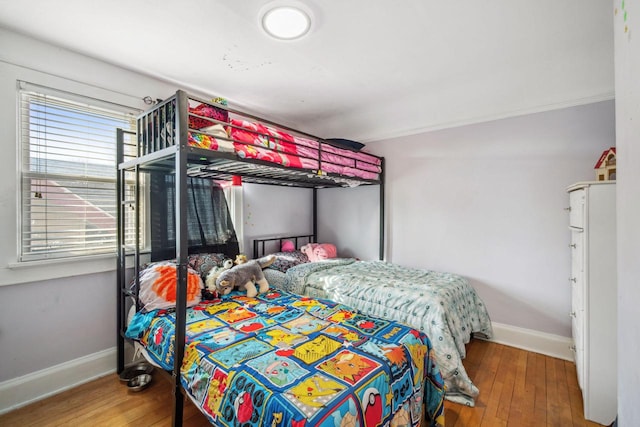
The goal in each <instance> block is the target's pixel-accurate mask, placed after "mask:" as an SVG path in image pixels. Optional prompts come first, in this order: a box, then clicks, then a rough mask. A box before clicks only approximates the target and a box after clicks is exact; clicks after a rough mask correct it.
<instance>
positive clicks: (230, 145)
mask: <svg viewBox="0 0 640 427" xmlns="http://www.w3.org/2000/svg"><path fill="white" fill-rule="evenodd" d="M383 166H384V162H383V159H381V158H378V157H375V156H371V155H369V154H365V153H358V152H355V151H352V150H346V149H344V148H342V147H339V146H334V145H332V144H329V143H327V142H326V141H324V140H321V139H319V138H316V137H313V136H312V135H308V134H305V133H303V132H298V131H295V130H293V129H290V128H287V127H283V126H279V125H276V124H274V123H271V122H269V121H267V120H263V119H259V118H258V117H255V116H252V115H248V114H244V113H241V112H239V111H236V110H232V109H229V108H226V106H223V105H220V104H216V103H214V102H211V101H207V100H204V99H201V98H198V97H194V96H191V95H188V94H187V93H185V92H183V91H178V92H176V94H175V95H174V96H172V97H170V98H168V99H167V100H164V101H162V102H159V103H158V104H157V105H156V106H154V107H153V108H152V109H150V110H149V111H147V112H145V113H143V114H142V115H141V116H140V117H139V118H138V132H137V134H136V135H132V134H130V133H127V132H125V131H121V130H119V131H118V175H117V186H118V191H117V197H118V206H119V209H118V218H117V222H118V273H117V279H118V280H117V282H118V283H117V287H118V300H117V301H118V307H117V309H118V318H117V319H118V355H117V370H118V373H120V372H122V371H123V370H124V368H125V343H126V342H127V340H131V339H132V340H133V341H134V344H135V345H136V346H139V347H141V348H143V352H144V354H145V357H147V358H148V360H149V361H151V362H152V363H154V364H156V365H158V366H160V367H162V368H163V370H164V371H166V372H168V373H170V376H171V381H172V382H173V394H174V401H173V420H172V423H173V425H174V426H179V425H181V424H182V415H183V404H184V397H183V396H187V397H188V398H190V399H191V400H192V401H193V402H194V403H195V404H196V406H198V407H199V408H200V409H201V411H202V412H203V413H204V414H205V415H206V416H207V417H208V418H209V420H210V421H211V422H212V423H213V424H215V425H221V426H227V425H247V426H258V425H305V423H307V424H306V425H340V424H341V423H342V424H344V425H348V424H349V423H351V424H352V425H358V424H359V425H381V424H383V423H386V424H389V423H392V422H395V423H402V425H413V426H417V425H423V422H424V421H425V420H426V421H427V423H428V424H429V425H434V426H439V425H444V407H443V397H444V384H443V381H442V377H441V375H440V372H439V369H438V365H437V363H436V362H435V360H434V356H433V348H432V347H431V342H430V340H429V338H428V337H427V336H426V335H425V334H424V333H422V332H419V331H416V330H414V329H411V328H409V327H407V326H404V325H402V324H399V323H396V322H393V321H389V320H385V319H381V318H377V317H372V316H368V315H365V314H363V313H360V312H359V311H358V310H354V309H352V308H350V307H348V306H344V305H342V304H339V303H336V302H332V301H329V300H325V299H310V298H303V297H300V296H297V295H294V294H291V293H287V292H285V291H279V290H275V289H272V290H270V291H269V292H267V293H266V294H262V295H259V296H257V297H256V298H248V297H246V296H243V295H242V294H240V293H239V292H232V293H231V294H229V295H227V296H222V297H217V296H213V297H210V298H205V299H202V298H200V297H199V296H198V298H194V291H193V287H192V285H193V283H197V282H195V281H194V280H198V279H194V280H192V279H193V277H194V275H198V274H199V272H197V271H193V270H192V269H191V268H190V267H194V264H193V258H194V257H196V258H197V257H199V256H209V255H207V254H197V252H207V251H210V250H211V248H206V247H199V248H196V249H194V248H192V247H191V246H190V244H189V239H188V233H189V228H188V220H187V208H186V206H187V193H188V182H189V180H192V179H207V180H216V181H217V180H225V181H230V180H233V179H234V177H236V176H240V177H242V181H243V182H249V183H258V184H269V185H283V186H292V187H303V188H309V189H312V190H313V204H314V218H313V228H314V230H313V234H314V235H316V228H317V226H316V224H317V222H316V211H317V209H316V206H317V191H318V189H321V188H327V187H352V186H356V185H378V186H379V187H380V227H381V233H380V234H381V235H380V258H382V256H383V248H384V239H383V233H382V230H383V223H384V209H383V207H384V167H383ZM158 173H159V174H161V175H163V176H165V177H171V179H170V180H161V181H160V182H161V183H170V184H171V187H172V188H171V190H172V192H171V194H172V197H173V198H174V202H175V203H174V208H173V209H169V211H168V212H169V213H170V216H172V218H173V221H168V222H165V223H163V226H165V227H170V228H171V229H172V230H171V233H169V234H171V235H172V236H173V238H174V244H173V246H172V247H171V248H170V249H171V251H170V252H172V253H173V254H174V255H175V257H174V259H167V258H169V257H168V256H167V252H166V251H165V252H162V251H160V252H155V253H156V259H154V251H153V248H152V251H151V262H152V263H151V264H150V265H149V266H144V265H142V260H143V254H142V249H143V248H142V245H141V235H142V234H143V232H144V230H145V226H144V222H145V221H143V215H144V213H143V211H144V209H143V208H144V202H145V201H146V200H147V199H148V198H149V197H153V196H149V193H148V191H149V187H152V186H153V182H151V184H150V181H153V179H149V178H148V177H149V176H150V175H154V174H158ZM145 219H147V220H148V218H146V217H145ZM151 222H152V224H151V226H150V227H149V228H150V229H151V232H152V233H153V232H155V229H156V228H157V224H156V223H153V219H151ZM152 241H153V239H152ZM215 250H216V251H218V252H221V253H223V254H224V255H225V256H233V253H234V252H237V243H236V244H235V245H234V242H233V241H232V240H230V241H229V244H228V245H226V244H225V245H222V246H216V247H215ZM157 254H162V256H159V255H157ZM127 260H130V261H129V262H131V260H132V261H133V263H132V264H133V265H132V266H131V265H128V264H127ZM154 263H155V264H154ZM158 266H161V268H160V267H158ZM170 267H172V268H173V270H171V269H170ZM150 269H157V271H160V270H162V271H165V272H166V271H169V276H168V277H170V278H172V280H173V283H174V285H175V288H176V292H175V295H174V296H172V298H169V300H170V302H171V304H170V306H169V307H163V308H161V309H157V310H151V309H149V310H145V307H144V303H143V301H141V294H142V293H143V292H144V286H145V282H144V280H143V279H144V277H145V274H146V273H147V272H148V271H150ZM167 269H169V270H167ZM131 270H133V271H131ZM131 273H132V274H131ZM131 275H132V276H133V279H131ZM130 282H132V284H130ZM196 286H198V285H196ZM200 286H201V285H200ZM198 287H199V286H198ZM129 311H131V312H132V313H134V314H133V315H132V316H131V315H130V314H129ZM247 319H250V320H251V321H252V322H251V326H250V327H249V328H248V329H243V328H242V327H240V325H241V324H243V325H244V324H245V323H246V322H241V320H247ZM204 326H207V328H208V329H206V330H205V329H203V327H204ZM274 334H275V335H274ZM276 337H277V338H276ZM145 346H146V347H145ZM263 368H264V369H266V371H264V369H263ZM280 368H282V370H279V369H280ZM269 372H273V375H274V376H270V375H269ZM283 372H284V373H285V374H286V375H284V374H283ZM336 423H337V424H336ZM345 423H346V424H345Z"/></svg>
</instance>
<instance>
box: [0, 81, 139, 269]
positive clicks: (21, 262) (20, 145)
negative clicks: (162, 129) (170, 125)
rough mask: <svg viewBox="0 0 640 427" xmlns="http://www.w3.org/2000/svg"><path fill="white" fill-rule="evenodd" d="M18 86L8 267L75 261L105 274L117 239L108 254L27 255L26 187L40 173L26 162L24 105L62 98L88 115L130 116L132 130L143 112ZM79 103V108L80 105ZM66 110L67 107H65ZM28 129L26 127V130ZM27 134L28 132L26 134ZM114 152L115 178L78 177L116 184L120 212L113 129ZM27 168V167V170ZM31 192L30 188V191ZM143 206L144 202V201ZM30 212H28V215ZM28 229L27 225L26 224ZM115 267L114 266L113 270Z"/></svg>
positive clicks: (47, 89) (32, 86) (62, 92)
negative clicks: (12, 258)
mask: <svg viewBox="0 0 640 427" xmlns="http://www.w3.org/2000/svg"><path fill="white" fill-rule="evenodd" d="M17 83H18V85H17V111H16V116H17V117H16V124H17V132H16V138H17V144H16V148H17V164H16V166H17V170H16V172H17V173H16V188H17V193H18V194H17V230H16V231H17V238H16V263H12V264H10V265H9V266H8V267H9V268H10V269H17V270H20V269H21V267H27V266H33V265H47V266H49V265H52V264H57V263H68V262H76V261H82V262H93V261H99V262H98V268H97V270H98V271H106V269H105V266H106V264H104V262H103V260H105V259H108V260H112V259H114V258H115V256H116V253H117V241H116V239H115V238H114V239H113V244H110V245H109V249H107V250H105V251H97V252H96V251H92V252H90V253H87V252H86V251H80V252H84V253H74V252H75V251H71V250H68V251H66V253H63V254H58V255H56V254H55V253H54V254H53V255H52V253H51V252H50V251H43V253H42V254H43V255H42V256H38V255H35V256H34V254H33V252H31V253H28V252H25V244H24V237H26V235H25V224H24V221H25V215H30V214H31V207H30V206H28V204H29V201H27V200H25V198H24V197H25V194H27V193H25V191H27V186H29V185H30V184H29V183H30V182H31V181H30V180H32V179H37V176H38V174H39V173H38V172H33V171H31V170H29V168H28V166H27V162H26V161H25V159H24V156H25V155H29V154H28V153H29V150H31V149H32V146H31V142H30V136H29V134H28V133H27V134H26V135H25V132H24V129H29V128H30V123H31V122H30V120H31V117H30V113H29V112H28V111H27V112H25V111H23V109H22V107H23V105H24V103H25V102H27V103H29V104H30V103H31V102H32V101H33V100H37V99H38V97H41V96H43V97H46V96H51V97H53V98H59V99H61V100H62V101H63V102H67V103H69V104H71V105H73V104H76V106H78V107H79V108H80V107H81V106H86V109H85V110H84V112H86V113H87V114H95V113H96V111H97V110H99V109H104V110H108V111H109V112H116V113H124V115H129V116H130V118H129V122H130V125H131V127H130V129H131V130H135V123H136V117H137V116H138V115H139V114H140V112H141V110H140V109H138V108H135V107H131V106H126V105H122V104H118V103H115V102H112V101H108V100H104V99H98V98H94V97H91V96H86V95H81V94H77V93H72V92H67V91H65V90H60V89H55V88H52V87H48V86H42V85H38V84H34V83H29V82H26V81H21V80H18V81H17ZM29 93H33V94H35V95H33V96H32V95H31V94H29ZM25 96H26V97H30V98H31V99H27V100H26V101H25V100H24V99H23V97H25ZM77 104H80V105H77ZM62 108H64V107H62ZM104 116H105V117H108V116H109V115H108V113H105V115H104ZM25 119H26V120H27V122H26V123H25ZM25 126H26V128H25ZM27 132H28V131H27ZM113 143H114V145H113V150H112V151H111V152H109V153H108V155H109V156H111V155H112V156H113V174H112V176H110V177H108V178H104V177H99V176H95V175H94V176H89V177H87V176H81V175H78V176H77V178H78V180H79V181H82V182H104V183H108V184H109V187H110V186H111V184H112V185H113V187H112V188H113V206H114V207H115V209H118V205H117V201H116V196H115V195H116V185H117V184H116V183H117V179H116V176H117V174H116V164H115V163H116V146H115V144H116V143H117V142H116V134H115V129H114V134H113ZM25 166H27V167H25ZM41 176H43V177H46V176H47V174H46V173H45V174H44V175H41ZM71 177H72V175H71V176H70V178H71ZM92 190H94V191H97V190H96V189H95V188H94V189H92ZM30 191H31V190H30V189H29V192H30ZM108 191H111V189H110V188H109V190H108ZM141 203H144V200H143V201H142V202H141ZM27 209H28V210H29V212H27ZM142 212H143V213H144V210H142ZM145 217H146V216H145V215H144V214H143V215H142V216H141V218H142V220H143V221H144V222H145V227H143V228H142V233H141V237H142V239H143V240H142V242H141V247H142V248H146V247H147V246H148V242H147V240H146V239H147V238H148V233H147V230H146V226H147V224H146V223H147V221H145ZM113 221H114V224H115V227H116V229H117V224H116V217H115V216H114V218H113ZM47 226H50V225H49V224H47ZM27 228H28V225H27ZM27 233H28V235H29V236H30V235H31V233H32V231H31V230H29V231H28V232H27ZM114 268H115V266H113V268H111V269H114Z"/></svg>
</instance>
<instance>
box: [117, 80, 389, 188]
mask: <svg viewBox="0 0 640 427" xmlns="http://www.w3.org/2000/svg"><path fill="white" fill-rule="evenodd" d="M137 120H138V123H137V124H138V126H137V128H138V133H137V140H135V141H134V142H130V143H129V144H128V146H125V147H123V151H122V154H121V155H120V156H119V159H121V160H119V168H120V169H124V170H133V169H139V170H143V171H153V170H164V171H171V170H174V169H175V168H176V165H177V160H176V158H177V154H180V155H181V156H183V157H184V158H186V171H187V175H188V176H190V177H201V178H210V179H216V180H226V181H231V180H232V179H233V177H234V176H240V177H242V181H243V182H248V183H258V184H271V185H285V186H292V187H304V188H324V187H355V186H359V185H376V184H381V183H382V182H383V173H384V172H383V166H384V159H383V158H381V157H378V156H374V155H372V154H369V153H364V152H361V151H356V150H353V149H349V148H344V147H340V146H338V145H337V144H334V143H331V142H329V141H326V140H324V139H321V138H318V137H315V136H312V135H309V134H306V133H304V132H300V131H296V130H294V129H291V128H289V127H286V126H282V125H278V124H275V123H273V122H270V121H268V120H264V119H261V118H259V117H256V116H253V115H250V114H246V113H242V112H240V111H237V110H233V109H230V108H228V107H227V106H226V105H222V104H219V103H216V102H213V101H210V100H209V101H208V100H204V99H201V98H198V97H196V96H192V95H189V94H187V93H186V92H184V91H177V92H176V93H175V94H174V95H173V96H171V97H170V98H168V99H166V100H164V101H162V102H159V103H158V104H157V105H155V106H154V107H153V108H151V109H150V110H148V111H146V112H144V113H142V114H141V115H140V116H139V117H138V119H137ZM125 144H126V142H125Z"/></svg>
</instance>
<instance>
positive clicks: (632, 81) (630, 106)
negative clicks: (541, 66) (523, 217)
mask: <svg viewBox="0 0 640 427" xmlns="http://www.w3.org/2000/svg"><path fill="white" fill-rule="evenodd" d="M624 4H625V9H626V11H625V10H621V2H619V1H614V2H613V8H614V9H616V8H617V9H618V13H617V14H615V16H614V21H615V25H614V40H615V70H616V146H617V161H618V183H617V194H616V195H617V199H618V200H617V207H618V218H617V224H618V417H619V418H618V421H619V424H618V425H619V426H620V427H632V426H639V425H640V405H638V402H640V368H639V367H638V366H639V364H638V355H640V328H639V327H638V303H639V302H640V285H639V281H640V279H639V278H640V221H639V219H640V78H639V76H640V41H639V40H638V37H637V36H638V34H639V32H640V5H639V4H638V2H625V3H624ZM625 15H626V16H627V17H628V19H625ZM625 27H626V28H625ZM632 34H633V36H634V37H635V40H634V39H633V38H632Z"/></svg>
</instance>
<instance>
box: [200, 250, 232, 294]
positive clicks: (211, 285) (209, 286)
mask: <svg viewBox="0 0 640 427" xmlns="http://www.w3.org/2000/svg"><path fill="white" fill-rule="evenodd" d="M231 267H233V260H232V259H231V258H227V259H225V260H224V261H223V262H222V266H221V267H218V266H215V267H213V268H211V270H209V273H207V278H206V280H205V282H204V283H205V290H206V291H207V292H208V293H209V294H211V295H213V294H215V292H216V291H217V289H216V279H217V278H218V277H219V276H220V274H222V272H223V271H226V270H228V269H230V268H231Z"/></svg>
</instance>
